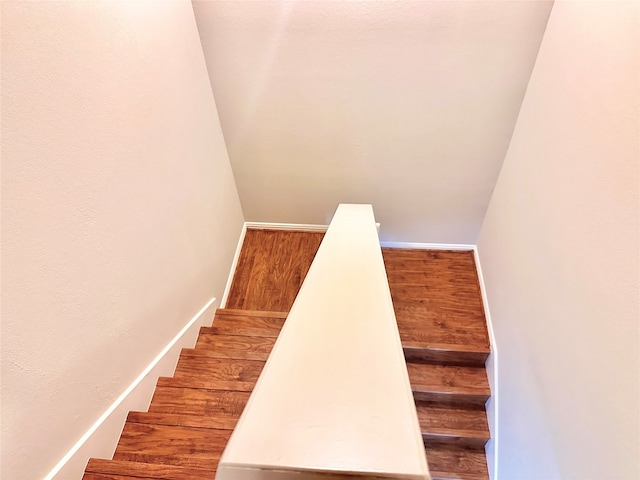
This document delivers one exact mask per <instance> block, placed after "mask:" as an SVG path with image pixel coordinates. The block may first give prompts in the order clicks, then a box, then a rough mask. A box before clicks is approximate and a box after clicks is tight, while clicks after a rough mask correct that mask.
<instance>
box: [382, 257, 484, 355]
mask: <svg viewBox="0 0 640 480" xmlns="http://www.w3.org/2000/svg"><path fill="white" fill-rule="evenodd" d="M382 253H383V258H384V262H385V268H386V270H387V278H388V280H389V288H390V290H391V297H392V299H393V304H394V310H395V313H396V318H397V321H398V330H399V331H400V338H401V339H402V342H403V346H404V347H405V353H407V354H408V358H410V359H412V358H419V359H423V360H427V361H432V362H438V363H446V364H459V365H476V366H484V362H485V361H486V359H487V356H488V355H489V353H490V349H489V335H488V333H487V327H486V321H485V317H484V308H483V305H482V295H481V292H480V285H479V283H478V276H477V272H476V267H475V260H474V257H473V252H472V251H443V250H417V249H414V250H409V249H393V248H383V249H382ZM421 349H422V351H421Z"/></svg>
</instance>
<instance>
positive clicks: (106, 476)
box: [82, 472, 157, 480]
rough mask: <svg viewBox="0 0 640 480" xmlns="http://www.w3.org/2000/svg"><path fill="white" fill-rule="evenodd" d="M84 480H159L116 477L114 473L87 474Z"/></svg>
mask: <svg viewBox="0 0 640 480" xmlns="http://www.w3.org/2000/svg"><path fill="white" fill-rule="evenodd" d="M82 480H157V479H155V478H153V477H131V476H128V475H127V476H125V475H114V474H112V473H86V472H85V474H84V475H83V476H82Z"/></svg>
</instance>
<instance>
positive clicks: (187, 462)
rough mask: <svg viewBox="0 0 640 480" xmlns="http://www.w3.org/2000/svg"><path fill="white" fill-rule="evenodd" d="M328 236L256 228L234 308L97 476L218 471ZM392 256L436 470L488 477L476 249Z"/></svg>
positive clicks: (448, 475) (124, 478)
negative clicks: (234, 431) (233, 431)
mask: <svg viewBox="0 0 640 480" xmlns="http://www.w3.org/2000/svg"><path fill="white" fill-rule="evenodd" d="M323 235H324V234H322V233H310V232H286V231H269V230H255V231H253V230H249V231H248V232H247V236H246V237H245V243H244V245H243V249H242V252H241V254H240V259H239V263H238V268H237V270H236V272H235V275H234V280H233V282H232V287H231V292H230V295H229V299H228V303H227V306H228V307H230V308H228V309H219V310H218V311H217V312H216V317H215V319H214V322H213V325H212V326H211V327H204V328H202V329H201V331H200V335H199V337H198V340H197V343H196V347H195V348H194V349H184V350H183V351H182V353H181V355H180V360H179V362H178V365H177V367H176V371H175V374H174V377H172V378H161V379H159V381H158V385H157V387H156V391H155V394H154V396H153V400H152V402H151V405H150V407H149V412H131V413H130V414H129V416H128V418H127V423H126V425H125V428H124V430H123V433H122V436H121V439H120V443H119V444H118V449H117V450H116V455H115V456H114V458H115V461H107V460H95V459H93V460H92V461H91V462H90V465H88V467H87V471H86V473H85V477H84V478H85V480H105V479H107V478H109V479H111V480H131V479H138V480H141V479H145V478H160V479H165V478H175V479H177V480H182V479H184V478H193V479H196V480H200V479H201V478H202V475H204V476H206V477H207V478H213V477H214V475H215V470H216V468H217V462H218V459H219V456H220V453H221V452H222V450H223V448H224V446H225V445H226V441H227V439H228V438H229V435H230V433H231V430H232V429H233V428H234V427H235V424H236V422H237V421H238V417H239V415H240V414H241V412H242V410H243V408H244V406H245V404H246V402H247V400H248V397H249V394H250V392H251V390H252V389H253V386H254V385H255V382H256V380H257V378H258V376H259V375H260V372H261V370H262V368H263V366H264V363H265V360H266V359H267V357H268V355H269V353H270V351H271V349H272V347H273V344H274V343H275V339H276V337H277V335H278V333H279V331H280V329H281V328H282V325H283V324H284V322H285V321H286V316H287V312H288V311H289V309H290V308H291V305H292V304H293V300H294V299H295V296H296V294H297V292H298V290H299V288H300V285H301V284H302V281H303V280H304V277H305V275H306V273H307V271H308V269H309V266H310V265H311V261H312V259H313V257H314V256H315V253H316V251H317V249H318V246H319V244H320V242H321V240H322V237H323ZM383 258H384V261H385V266H386V269H387V276H388V278H389V285H390V289H391V294H392V298H393V303H394V309H395V313H396V317H397V320H398V329H399V331H400V336H401V339H402V344H403V348H404V352H405V357H406V359H407V369H408V372H409V376H410V380H411V384H412V388H413V391H414V397H415V399H416V403H417V411H418V419H419V421H420V427H421V430H422V435H423V440H424V442H425V448H426V451H427V460H428V462H429V466H430V468H431V471H432V474H433V478H434V479H465V480H488V473H487V466H486V458H485V454H484V450H483V448H482V446H483V445H484V443H485V442H486V441H487V439H488V438H489V430H488V425H487V419H486V414H485V411H484V402H485V401H486V399H487V398H488V397H489V395H490V391H489V386H488V382H487V378H486V372H485V370H484V362H485V360H486V358H487V355H488V354H489V352H490V349H489V341H488V335H487V330H486V324H485V319H484V311H483V308H482V301H481V295H480V290H479V286H478V280H477V274H476V270H475V264H474V260H473V254H472V252H449V251H432V250H404V249H386V248H385V249H383ZM363 401H366V399H363ZM92 462H93V463H92ZM109 462H112V463H109Z"/></svg>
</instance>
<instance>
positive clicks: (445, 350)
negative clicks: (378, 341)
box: [402, 339, 491, 367]
mask: <svg viewBox="0 0 640 480" xmlns="http://www.w3.org/2000/svg"><path fill="white" fill-rule="evenodd" d="M402 349H403V351H404V356H405V358H406V359H407V361H412V360H420V361H422V362H427V363H440V364H443V365H460V366H471V367H484V365H485V362H486V361H487V358H488V357H489V354H490V353H491V350H490V348H489V347H474V346H470V345H452V344H441V343H431V342H423V341H411V340H406V339H402Z"/></svg>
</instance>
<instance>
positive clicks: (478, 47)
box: [193, 0, 551, 243]
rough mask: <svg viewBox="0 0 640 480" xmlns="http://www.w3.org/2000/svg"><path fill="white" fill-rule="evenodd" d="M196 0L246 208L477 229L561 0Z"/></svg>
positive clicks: (447, 232)
mask: <svg viewBox="0 0 640 480" xmlns="http://www.w3.org/2000/svg"><path fill="white" fill-rule="evenodd" d="M193 4H194V10H195V13H196V20H197V23H198V29H199V31H200V35H201V39H202V45H203V49H204V53H205V58H206V61H207V65H208V69H209V74H210V77H211V84H212V86H213V91H214V94H215V96H216V99H217V100H218V107H219V111H220V119H221V123H222V128H223V131H224V135H225V139H226V142H227V147H228V149H229V155H230V158H231V162H232V165H233V169H234V173H235V177H236V181H237V183H238V191H239V193H240V199H241V201H242V206H243V210H244V213H245V215H246V217H247V220H249V221H271V222H286V223H312V224H326V223H327V221H328V220H329V218H330V216H331V214H332V213H333V211H334V209H335V208H336V205H337V204H338V203H340V202H351V203H370V204H373V206H374V208H375V211H376V216H377V218H378V220H379V221H380V223H381V224H382V228H381V232H380V233H381V239H382V240H385V241H405V242H435V243H474V242H475V239H476V237H477V234H478V232H479V229H480V225H481V223H482V219H483V217H484V214H485V211H486V208H487V205H488V203H489V198H490V196H491V192H492V191H493V188H494V185H495V181H496V178H497V176H498V172H499V170H500V166H501V164H502V161H503V159H504V155H505V152H506V150H507V146H508V144H509V139H510V137H511V133H512V131H513V127H514V124H515V120H516V117H517V115H518V111H519V108H520V104H521V101H522V98H523V95H524V92H525V88H526V85H527V82H528V80H529V75H530V73H531V69H532V68H533V64H534V61H535V57H536V53H537V51H538V47H539V44H540V41H541V38H542V35H543V32H544V28H545V25H546V21H547V17H548V14H549V11H550V8H551V2H550V1H542V0H539V1H534V2H532V1H516V0H503V1H495V0H490V1H477V0H465V1H455V2H454V1H437V0H419V1H410V0H401V1H367V2H363V1H359V0H351V1H347V0H345V1H340V2H336V1H322V0H318V1H315V0H314V1H287V0H277V1H271V2H264V1H249V0H226V1H225V0H219V1H218V0H217V1H207V0H204V1H200V0H194V1H193Z"/></svg>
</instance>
